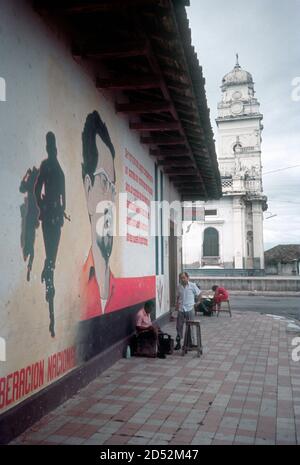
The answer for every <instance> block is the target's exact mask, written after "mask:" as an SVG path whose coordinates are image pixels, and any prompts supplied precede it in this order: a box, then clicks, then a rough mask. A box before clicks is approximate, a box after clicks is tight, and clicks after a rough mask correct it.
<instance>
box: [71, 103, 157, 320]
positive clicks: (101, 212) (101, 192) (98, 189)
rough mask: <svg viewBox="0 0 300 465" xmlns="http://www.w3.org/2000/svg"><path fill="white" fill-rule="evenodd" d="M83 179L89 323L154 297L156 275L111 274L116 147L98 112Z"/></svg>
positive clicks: (86, 142)
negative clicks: (88, 241) (87, 230)
mask: <svg viewBox="0 0 300 465" xmlns="http://www.w3.org/2000/svg"><path fill="white" fill-rule="evenodd" d="M82 157H83V162H82V179H83V185H84V191H85V197H86V205H87V210H88V215H89V221H90V226H91V248H90V252H89V255H88V258H87V260H86V262H85V264H84V266H83V270H82V275H81V290H80V295H81V319H82V320H87V319H91V318H94V317H98V316H101V315H103V314H105V313H110V312H113V311H115V310H120V309H122V308H126V307H129V306H131V305H134V304H137V303H138V302H144V301H146V300H148V299H150V298H153V297H154V296H155V276H144V277H137V278H135V277H128V278H127V277H126V278H123V277H122V278H117V277H115V276H114V274H113V273H112V271H111V263H110V258H111V254H112V250H113V231H114V222H115V220H116V218H114V211H115V210H114V205H115V204H114V202H115V195H116V171H115V157H116V153H115V148H114V146H113V143H112V141H111V137H110V134H109V132H108V129H107V127H106V125H105V123H104V122H103V121H102V119H101V117H100V115H99V113H98V112H97V111H94V112H93V113H90V114H89V115H88V116H87V118H86V121H85V126H84V130H83V133H82Z"/></svg>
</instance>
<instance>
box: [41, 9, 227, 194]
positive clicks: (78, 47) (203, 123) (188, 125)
mask: <svg viewBox="0 0 300 465" xmlns="http://www.w3.org/2000/svg"><path fill="white" fill-rule="evenodd" d="M188 4H189V1H187V0H122V1H120V0H94V1H79V0H77V1H75V0H74V1H72V0H68V1H59V2H58V1H57V2H56V1H53V0H51V1H50V0H37V1H35V2H34V7H35V9H36V10H37V11H38V12H39V13H40V14H41V15H42V16H43V17H44V19H45V20H46V21H54V22H57V21H59V24H60V25H61V26H62V27H64V29H65V30H67V33H68V35H69V36H70V38H71V42H72V53H73V56H74V58H75V59H76V60H77V61H79V62H81V61H82V62H84V63H86V62H87V61H88V62H91V64H92V67H93V69H94V70H95V78H96V79H95V81H96V86H97V87H98V88H99V89H101V90H107V91H110V92H112V94H113V98H114V100H115V108H116V112H117V113H120V114H125V115H128V118H129V127H130V129H131V130H133V131H136V132H138V133H139V134H140V141H141V143H142V144H145V145H147V146H148V147H149V153H150V155H151V156H152V157H153V158H154V159H155V161H156V162H157V164H158V165H159V166H160V167H161V169H162V170H163V171H164V173H165V174H166V175H168V176H169V178H170V180H171V182H172V183H173V184H174V185H175V187H176V188H177V190H178V191H179V193H180V194H181V197H182V200H208V199H218V198H220V197H221V195H222V188H221V179H220V173H219V169H218V163H217V157H216V152H215V144H214V138H213V131H212V128H211V123H210V118H209V109H208V106H207V100H206V95H205V88H204V84H205V80H204V78H203V75H202V68H201V66H200V65H199V63H198V59H197V55H196V53H195V51H194V48H193V47H192V45H191V30H190V29H189V25H188V19H187V15H186V11H185V6H188Z"/></svg>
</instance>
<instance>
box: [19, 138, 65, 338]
mask: <svg viewBox="0 0 300 465" xmlns="http://www.w3.org/2000/svg"><path fill="white" fill-rule="evenodd" d="M46 151H47V154H48V158H47V159H46V160H43V161H42V163H41V166H40V169H39V170H38V169H37V168H36V167H35V166H34V167H33V168H32V169H30V168H29V169H28V170H27V172H26V174H25V176H24V177H23V179H22V181H21V185H20V192H22V193H23V194H26V197H25V199H24V203H23V205H21V207H20V210H21V247H22V251H23V258H24V260H25V261H26V260H27V258H28V257H29V260H28V264H27V281H29V280H30V273H31V270H32V265H33V260H34V243H35V231H36V229H37V228H38V227H39V221H41V224H42V231H43V239H44V245H45V253H46V258H45V262H44V268H43V271H42V274H41V281H42V283H43V282H45V287H46V294H45V298H46V302H48V306H49V319H50V325H49V331H50V333H51V337H55V318H54V296H55V287H54V270H55V263H56V257H57V252H58V246H59V242H60V236H61V228H62V226H63V224H64V218H66V219H68V220H70V218H68V217H67V215H66V213H65V208H66V194H65V176H64V173H63V170H62V168H61V166H60V164H59V161H58V160H57V148H56V139H55V135H54V134H53V132H48V133H47V134H46Z"/></svg>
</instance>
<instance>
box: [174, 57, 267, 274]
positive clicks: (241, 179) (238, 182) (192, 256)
mask: <svg viewBox="0 0 300 465" xmlns="http://www.w3.org/2000/svg"><path fill="white" fill-rule="evenodd" d="M221 90H222V100H221V102H220V103H219V104H218V117H217V119H216V123H217V127H218V163H219V170H220V174H221V180H222V198H221V199H220V200H215V201H213V200H212V201H208V202H205V203H203V207H204V212H205V213H204V216H203V218H202V221H197V222H194V223H193V224H190V225H188V224H186V226H185V230H184V235H183V263H184V266H185V268H186V269H189V268H198V269H202V271H203V274H204V273H205V270H206V271H207V272H208V274H209V271H212V270H222V269H223V270H225V269H226V270H228V271H229V270H240V271H244V273H243V274H247V270H249V273H248V274H253V272H254V270H257V272H258V273H259V270H260V272H261V270H263V269H264V247H263V212H264V211H265V210H266V209H267V203H266V202H267V198H266V196H264V195H263V187H262V164H261V142H262V138H261V133H262V130H263V125H262V119H263V116H262V114H261V113H260V106H259V102H258V100H257V98H256V97H255V91H254V82H253V78H252V76H251V74H250V73H249V72H247V71H245V70H243V69H242V68H241V66H240V65H239V62H238V57H237V62H236V65H235V67H234V69H233V70H232V71H231V72H230V73H228V74H226V75H225V76H224V78H223V80H222V86H221ZM201 274H202V273H201ZM229 274H230V272H229ZM233 274H235V273H233Z"/></svg>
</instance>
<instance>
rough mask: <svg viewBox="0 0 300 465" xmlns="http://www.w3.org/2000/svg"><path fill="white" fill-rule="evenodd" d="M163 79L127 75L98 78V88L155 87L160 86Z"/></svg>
mask: <svg viewBox="0 0 300 465" xmlns="http://www.w3.org/2000/svg"><path fill="white" fill-rule="evenodd" d="M160 85H161V80H160V78H159V77H158V76H151V75H149V76H127V77H126V76H125V77H118V78H107V79H99V78H97V80H96V87H97V88H98V89H112V90H113V89H114V90H123V89H153V88H157V87H160Z"/></svg>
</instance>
